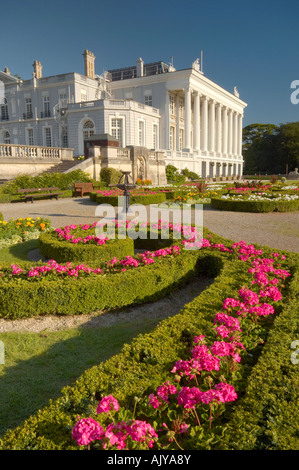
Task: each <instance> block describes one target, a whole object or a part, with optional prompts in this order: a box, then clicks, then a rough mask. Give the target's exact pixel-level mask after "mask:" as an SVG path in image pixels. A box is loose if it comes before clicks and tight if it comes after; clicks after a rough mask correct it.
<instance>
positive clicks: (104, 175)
mask: <svg viewBox="0 0 299 470" xmlns="http://www.w3.org/2000/svg"><path fill="white" fill-rule="evenodd" d="M121 176H122V172H121V171H120V170H116V169H115V168H102V169H101V171H100V178H101V181H102V182H103V183H105V185H106V186H109V185H110V184H117V183H118V182H119V180H120V178H121Z"/></svg>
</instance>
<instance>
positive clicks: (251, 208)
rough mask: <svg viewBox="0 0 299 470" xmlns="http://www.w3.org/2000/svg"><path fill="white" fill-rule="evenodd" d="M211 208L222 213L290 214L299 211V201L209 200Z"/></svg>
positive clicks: (215, 198)
mask: <svg viewBox="0 0 299 470" xmlns="http://www.w3.org/2000/svg"><path fill="white" fill-rule="evenodd" d="M211 207H212V208H213V209H217V210H223V211H236V212H274V211H278V212H291V211H296V210H299V199H298V200H293V201H276V200H273V201H248V200H240V201H233V200H225V199H221V198H217V197H213V198H211Z"/></svg>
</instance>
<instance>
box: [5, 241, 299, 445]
mask: <svg viewBox="0 0 299 470" xmlns="http://www.w3.org/2000/svg"><path fill="white" fill-rule="evenodd" d="M206 240H207V242H206V247H205V248H204V249H203V250H199V251H198V252H194V251H193V252H188V251H186V252H184V253H183V258H185V257H189V256H193V257H196V258H197V257H199V262H198V264H197V266H198V269H199V270H200V271H201V272H206V268H207V267H210V269H211V268H213V275H214V276H215V275H216V279H215V282H214V284H213V285H211V286H210V287H209V288H208V289H207V290H206V291H205V292H203V293H202V294H201V295H200V296H199V297H197V298H195V299H194V300H193V301H192V302H191V303H190V304H188V305H186V306H185V307H184V308H183V310H182V311H181V312H180V314H178V315H176V316H175V317H172V318H168V319H166V320H164V321H163V322H161V323H160V324H159V325H158V327H157V328H155V330H153V331H152V332H151V333H149V334H147V335H141V336H139V337H137V338H136V339H135V340H134V341H133V342H132V343H131V345H125V346H124V348H123V351H122V352H121V353H119V354H117V355H116V356H114V357H112V358H111V359H109V360H107V361H106V362H104V363H102V364H100V365H99V366H97V367H93V368H92V369H90V370H88V371H86V372H85V373H84V374H83V375H82V376H81V378H80V379H78V380H77V382H76V384H74V385H73V386H69V387H65V388H64V389H63V391H62V395H61V397H60V398H59V399H57V400H55V401H52V402H51V403H50V404H49V406H48V407H45V408H44V409H43V410H40V411H39V412H38V413H37V414H36V415H34V416H32V417H30V418H29V419H28V420H27V421H26V422H25V423H24V424H23V425H21V426H19V427H18V428H17V429H15V430H12V431H10V432H8V433H7V434H6V436H4V438H3V439H2V441H1V448H2V449H7V450H8V449H36V450H37V449H43V450H45V449H76V448H77V445H76V441H77V442H78V444H79V445H90V446H91V447H94V448H97V446H98V448H103V447H104V448H107V449H124V448H135V449H139V448H151V449H161V448H163V449H176V450H178V449H184V450H187V449H197V450H200V449H221V448H239V449H240V448H241V449H261V448H266V449H267V448H278V449H279V448H283V449H290V448H293V449H294V448H295V447H296V436H295V429H296V427H295V426H294V425H295V422H296V414H295V416H294V413H293V416H292V414H291V411H292V403H293V404H294V403H297V402H298V387H296V384H297V383H298V375H297V370H296V365H292V364H291V363H290V351H289V346H290V342H291V340H293V338H294V334H295V332H296V330H297V328H298V310H297V312H296V311H295V310H294V298H295V299H297V300H296V302H297V303H296V304H295V306H297V309H298V307H299V305H298V272H299V261H298V256H297V255H290V254H287V253H285V254H283V253H281V252H277V253H274V252H271V250H270V249H263V250H262V249H259V248H257V247H255V246H252V245H246V244H245V243H244V242H241V243H234V244H228V243H227V241H225V240H222V239H220V238H219V237H214V236H213V237H212V238H211V239H208V238H206ZM195 255H196V256H195ZM180 257H181V255H179V256H177V257H176V258H174V259H173V261H174V260H178V259H180ZM165 260H167V257H165V258H163V261H165ZM185 261H186V258H185ZM153 266H155V264H153V265H151V266H145V267H143V268H141V270H140V271H138V277H137V276H135V279H136V281H137V279H138V278H139V276H140V274H141V272H142V270H147V269H148V268H152V267H153ZM129 272H133V270H131V271H129ZM290 274H291V276H290ZM117 275H118V274H116V275H115V276H117ZM290 292H294V296H295V297H294V298H293V297H291V298H290V300H289V301H288V300H286V295H289V294H290ZM281 296H282V297H281ZM281 328H282V330H281ZM263 345H265V346H263ZM278 346H279V349H278ZM263 348H264V351H263ZM269 354H270V358H271V355H272V361H274V362H273V363H272V367H271V362H270V364H268V366H267V359H268V360H269ZM259 357H260V359H258V358H259ZM277 357H278V364H275V360H276V358H277ZM265 367H266V369H265ZM282 367H283V369H282V370H281V368H282ZM282 371H283V373H282ZM262 372H265V375H264V373H262ZM296 377H297V379H296ZM264 379H265V380H266V388H265V387H264ZM294 380H295V382H294ZM247 383H249V395H245V392H246V390H247ZM278 383H279V385H280V387H279V389H277V384H278ZM254 393H257V394H258V396H260V399H259V398H258V399H256V398H255V395H254ZM290 394H291V395H290ZM243 396H244V397H245V398H244V399H242V397H243ZM240 397H241V398H240ZM288 397H289V398H288ZM290 398H291V399H290ZM274 403H275V408H273V407H272V405H274ZM293 408H294V406H293ZM282 409H283V410H284V417H288V418H289V420H286V421H284V422H283V426H282V425H281V421H280V420H279V416H280V415H281V412H282V411H281V410H282ZM293 411H294V410H293ZM78 416H79V417H82V418H81V419H82V420H79V424H78ZM270 418H271V420H270ZM236 422H237V428H235V427H234V423H236ZM72 430H73V434H72ZM247 431H249V433H248V438H247V439H246V434H247ZM266 432H267V434H265V433H266ZM239 436H241V444H240V445H239V446H238V444H239V442H238V438H239ZM265 436H267V438H268V439H265ZM292 445H293V447H291V446H292ZM297 448H298V447H297Z"/></svg>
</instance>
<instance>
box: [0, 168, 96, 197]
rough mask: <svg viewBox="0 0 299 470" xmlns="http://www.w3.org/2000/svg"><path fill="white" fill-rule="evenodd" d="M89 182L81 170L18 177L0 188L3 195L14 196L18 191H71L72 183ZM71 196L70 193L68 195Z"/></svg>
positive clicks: (87, 176)
mask: <svg viewBox="0 0 299 470" xmlns="http://www.w3.org/2000/svg"><path fill="white" fill-rule="evenodd" d="M88 181H90V177H89V175H87V174H86V173H84V172H83V171H82V170H74V171H71V172H69V173H45V174H42V175H38V176H30V175H20V176H17V177H16V178H15V179H14V180H12V181H9V182H8V183H5V184H3V185H2V186H1V193H2V197H3V194H8V195H9V194H10V195H13V194H16V193H17V191H18V189H26V188H48V187H57V188H59V189H61V190H67V189H69V190H71V189H72V188H73V186H74V183H79V182H88ZM70 194H71V193H70Z"/></svg>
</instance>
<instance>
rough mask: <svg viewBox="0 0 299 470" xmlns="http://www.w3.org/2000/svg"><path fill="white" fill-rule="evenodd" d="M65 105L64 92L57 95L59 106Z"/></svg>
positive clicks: (63, 106)
mask: <svg viewBox="0 0 299 470" xmlns="http://www.w3.org/2000/svg"><path fill="white" fill-rule="evenodd" d="M66 105H67V99H66V93H60V95H59V107H60V108H65V107H66Z"/></svg>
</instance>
